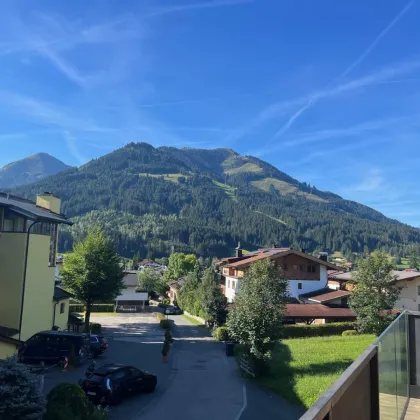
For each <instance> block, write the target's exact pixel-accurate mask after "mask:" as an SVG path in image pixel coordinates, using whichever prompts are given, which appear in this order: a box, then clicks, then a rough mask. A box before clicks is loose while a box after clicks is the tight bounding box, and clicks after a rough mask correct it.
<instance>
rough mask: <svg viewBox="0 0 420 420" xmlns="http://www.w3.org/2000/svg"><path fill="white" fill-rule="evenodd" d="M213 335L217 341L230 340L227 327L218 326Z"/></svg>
mask: <svg viewBox="0 0 420 420" xmlns="http://www.w3.org/2000/svg"><path fill="white" fill-rule="evenodd" d="M213 337H214V338H215V339H216V340H217V341H228V340H229V330H228V328H227V327H217V328H216V329H215V330H214V332H213Z"/></svg>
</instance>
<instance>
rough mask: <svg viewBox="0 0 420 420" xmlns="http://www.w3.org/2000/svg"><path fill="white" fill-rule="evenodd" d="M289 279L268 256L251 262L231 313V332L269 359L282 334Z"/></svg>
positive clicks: (259, 354) (254, 353)
mask: <svg viewBox="0 0 420 420" xmlns="http://www.w3.org/2000/svg"><path fill="white" fill-rule="evenodd" d="M286 298H287V280H286V279H285V278H284V277H283V274H282V272H281V270H280V268H279V267H277V266H275V265H274V264H273V263H272V262H271V261H269V260H268V259H264V260H262V261H257V262H255V263H254V264H251V266H250V267H249V269H248V271H247V273H246V274H245V276H244V277H243V279H241V283H240V288H239V291H238V293H237V294H236V298H235V302H234V308H233V309H232V311H231V312H230V313H229V316H228V321H227V326H228V329H229V335H230V337H232V338H233V339H234V340H237V341H239V343H241V344H244V345H245V346H246V348H247V350H248V351H249V352H250V353H251V354H252V355H253V356H254V357H256V358H257V359H263V360H265V359H268V358H270V356H271V349H272V348H273V346H274V344H275V342H276V341H277V340H278V339H279V338H280V335H281V329H282V320H283V311H284V308H285V304H286Z"/></svg>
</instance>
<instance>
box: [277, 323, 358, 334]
mask: <svg viewBox="0 0 420 420" xmlns="http://www.w3.org/2000/svg"><path fill="white" fill-rule="evenodd" d="M355 325H356V324H355V323H354V322H337V323H331V324H312V325H303V324H295V325H285V326H284V328H283V338H305V337H321V336H328V335H341V334H342V332H343V331H346V330H351V329H354V328H355Z"/></svg>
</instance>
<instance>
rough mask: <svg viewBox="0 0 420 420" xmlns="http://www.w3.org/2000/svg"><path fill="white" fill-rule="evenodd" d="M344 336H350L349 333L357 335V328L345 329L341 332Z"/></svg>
mask: <svg viewBox="0 0 420 420" xmlns="http://www.w3.org/2000/svg"><path fill="white" fill-rule="evenodd" d="M341 335H342V336H343V337H346V336H349V335H357V331H356V330H345V331H343V332H342V333H341Z"/></svg>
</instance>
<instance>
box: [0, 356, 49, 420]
mask: <svg viewBox="0 0 420 420" xmlns="http://www.w3.org/2000/svg"><path fill="white" fill-rule="evenodd" d="M39 388H40V384H39V381H38V378H37V376H36V375H34V374H33V373H31V372H30V370H29V369H28V367H26V366H25V365H22V364H20V363H17V359H16V357H10V358H8V359H6V360H2V361H1V363H0V419H10V420H29V419H38V418H40V417H42V414H43V413H44V411H45V408H44V407H45V401H44V398H43V397H42V395H41V393H40V392H39Z"/></svg>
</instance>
